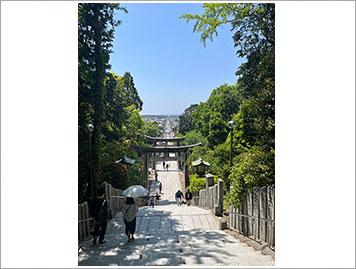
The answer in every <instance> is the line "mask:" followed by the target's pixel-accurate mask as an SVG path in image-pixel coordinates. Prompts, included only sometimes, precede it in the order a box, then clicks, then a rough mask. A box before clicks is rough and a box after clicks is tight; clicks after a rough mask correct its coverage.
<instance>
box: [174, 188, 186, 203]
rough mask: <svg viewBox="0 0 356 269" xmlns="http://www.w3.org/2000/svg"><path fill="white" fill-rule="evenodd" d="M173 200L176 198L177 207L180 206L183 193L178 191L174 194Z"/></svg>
mask: <svg viewBox="0 0 356 269" xmlns="http://www.w3.org/2000/svg"><path fill="white" fill-rule="evenodd" d="M175 198H176V202H177V205H178V206H182V198H184V197H183V192H181V191H180V190H178V191H177V192H176V194H175Z"/></svg>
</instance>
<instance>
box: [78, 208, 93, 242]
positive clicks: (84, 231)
mask: <svg viewBox="0 0 356 269" xmlns="http://www.w3.org/2000/svg"><path fill="white" fill-rule="evenodd" d="M91 225H92V221H91V218H90V217H89V206H88V202H84V203H82V204H79V205H78V240H79V242H82V241H85V240H86V239H88V238H90V230H91Z"/></svg>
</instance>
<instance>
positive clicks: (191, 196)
mask: <svg viewBox="0 0 356 269" xmlns="http://www.w3.org/2000/svg"><path fill="white" fill-rule="evenodd" d="M192 198H193V194H192V193H191V192H190V190H189V189H188V191H187V192H186V193H185V200H186V202H187V206H190V201H191V200H192Z"/></svg>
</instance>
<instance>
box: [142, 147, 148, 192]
mask: <svg viewBox="0 0 356 269" xmlns="http://www.w3.org/2000/svg"><path fill="white" fill-rule="evenodd" d="M147 154H148V153H145V161H144V168H143V178H144V179H145V181H146V189H149V183H148V158H147Z"/></svg>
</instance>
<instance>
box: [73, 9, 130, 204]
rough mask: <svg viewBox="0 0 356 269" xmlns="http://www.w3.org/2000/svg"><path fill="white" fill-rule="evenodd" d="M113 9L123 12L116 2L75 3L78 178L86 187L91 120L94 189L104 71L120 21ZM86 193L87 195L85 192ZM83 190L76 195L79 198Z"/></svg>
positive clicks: (99, 149)
mask: <svg viewBox="0 0 356 269" xmlns="http://www.w3.org/2000/svg"><path fill="white" fill-rule="evenodd" d="M116 10H122V11H125V12H126V9H124V8H121V7H120V6H119V4H91V3H90V4H89V3H80V4H78V101H79V106H78V107H79V111H78V112H79V115H80V116H79V118H78V127H79V128H78V139H79V143H78V144H79V147H80V148H79V150H78V154H79V156H78V157H79V158H78V161H79V173H81V174H80V175H79V181H80V184H79V185H81V186H85V185H86V184H85V183H83V182H85V179H87V178H88V174H89V173H88V172H86V173H85V170H87V171H88V170H89V169H86V168H87V167H86V166H87V164H86V163H88V159H89V158H88V153H87V152H89V150H88V151H86V148H87V147H86V146H85V142H84V141H88V138H87V137H88V134H87V133H86V125H87V124H88V123H93V125H94V130H93V139H92V153H93V154H92V155H93V169H92V172H93V182H94V189H95V187H96V182H97V180H98V177H99V173H100V155H101V138H102V122H103V92H104V80H105V76H106V70H107V69H108V68H109V67H110V66H109V64H108V63H109V54H110V53H111V47H112V42H113V39H114V31H115V27H117V26H118V25H119V24H120V21H118V20H115V19H114V14H115V11H116ZM86 195H88V194H86ZM82 197H83V193H80V194H79V198H80V199H82Z"/></svg>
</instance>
